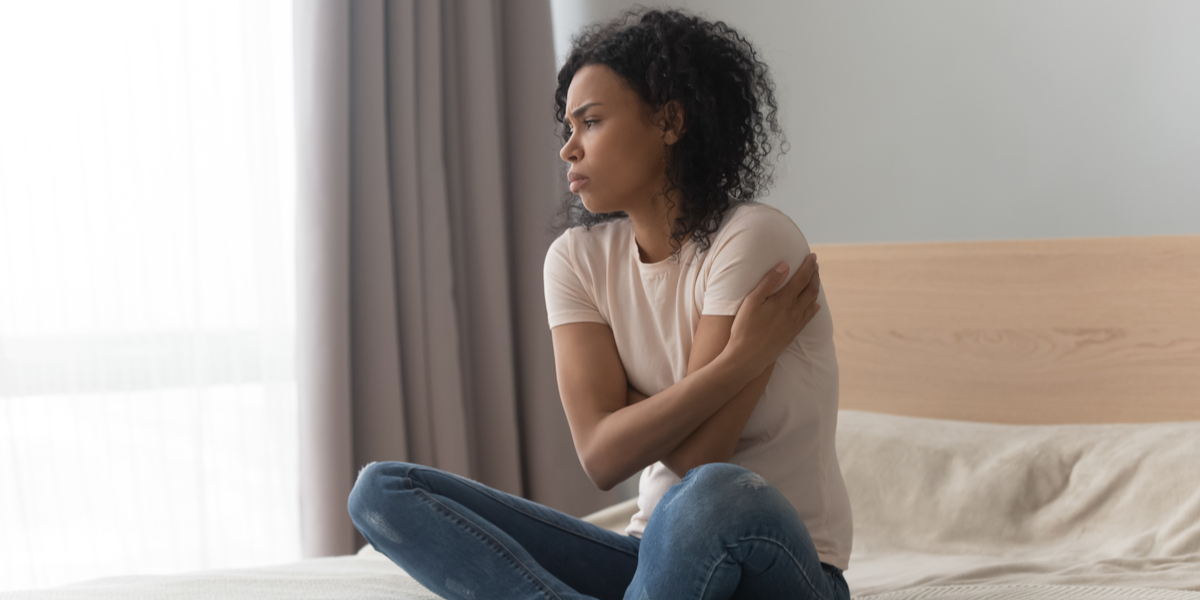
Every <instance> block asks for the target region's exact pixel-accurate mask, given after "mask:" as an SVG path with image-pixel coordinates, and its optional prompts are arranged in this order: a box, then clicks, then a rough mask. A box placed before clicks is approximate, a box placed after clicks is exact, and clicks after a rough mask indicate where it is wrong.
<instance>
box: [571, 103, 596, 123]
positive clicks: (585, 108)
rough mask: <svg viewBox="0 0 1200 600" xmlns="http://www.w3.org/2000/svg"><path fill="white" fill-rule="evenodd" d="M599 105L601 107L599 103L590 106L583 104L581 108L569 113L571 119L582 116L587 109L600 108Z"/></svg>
mask: <svg viewBox="0 0 1200 600" xmlns="http://www.w3.org/2000/svg"><path fill="white" fill-rule="evenodd" d="M601 105H602V103H601V102H592V103H590V104H584V105H583V106H580V107H579V108H577V109H575V110H573V111H571V117H573V118H575V119H578V118H579V117H580V116H581V115H583V113H584V111H586V110H587V109H589V108H591V107H593V106H601Z"/></svg>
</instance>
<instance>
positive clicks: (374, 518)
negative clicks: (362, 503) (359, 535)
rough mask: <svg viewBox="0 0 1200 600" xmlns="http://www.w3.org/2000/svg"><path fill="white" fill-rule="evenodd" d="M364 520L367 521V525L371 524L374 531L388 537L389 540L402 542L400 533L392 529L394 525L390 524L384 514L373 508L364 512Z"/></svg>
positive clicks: (394, 542)
mask: <svg viewBox="0 0 1200 600" xmlns="http://www.w3.org/2000/svg"><path fill="white" fill-rule="evenodd" d="M363 520H365V521H366V522H367V525H369V526H370V527H371V529H372V530H373V531H375V532H377V533H378V534H379V535H382V536H383V537H385V538H387V540H388V541H390V542H392V543H393V544H399V543H400V534H398V533H396V530H395V529H392V526H391V525H390V524H388V522H387V521H386V520H384V518H383V515H381V514H379V513H377V512H375V511H373V510H368V511H366V512H365V513H363Z"/></svg>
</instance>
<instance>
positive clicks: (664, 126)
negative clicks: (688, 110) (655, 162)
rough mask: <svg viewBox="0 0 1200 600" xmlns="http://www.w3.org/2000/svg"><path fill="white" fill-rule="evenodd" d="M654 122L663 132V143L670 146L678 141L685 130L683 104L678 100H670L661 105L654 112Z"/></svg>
mask: <svg viewBox="0 0 1200 600" xmlns="http://www.w3.org/2000/svg"><path fill="white" fill-rule="evenodd" d="M655 124H657V125H658V128H659V130H661V131H662V132H663V143H665V144H667V145H668V146H671V145H673V144H675V142H678V141H679V139H680V138H682V137H683V134H684V132H685V131H687V127H686V126H685V124H684V116H683V105H682V104H680V103H679V101H678V100H671V101H670V102H668V103H666V104H665V105H663V107H662V108H661V109H659V111H658V113H656V114H655Z"/></svg>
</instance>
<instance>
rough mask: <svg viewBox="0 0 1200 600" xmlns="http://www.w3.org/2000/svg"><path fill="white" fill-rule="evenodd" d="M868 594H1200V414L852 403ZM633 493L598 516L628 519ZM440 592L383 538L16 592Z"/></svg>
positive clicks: (310, 598)
mask: <svg viewBox="0 0 1200 600" xmlns="http://www.w3.org/2000/svg"><path fill="white" fill-rule="evenodd" d="M837 441H838V458H839V460H840V462H841V466H842V473H843V476H844V477H845V480H846V485H847V488H848V489H849V492H850V498H851V508H852V510H853V513H854V524H855V538H854V550H853V553H852V554H851V557H850V568H849V569H848V570H847V571H846V572H845V576H846V580H847V582H848V583H849V584H850V590H851V594H852V595H853V596H854V598H856V599H861V600H925V599H938V600H1200V422H1189V423H1155V424H1137V425H1057V426H1046V425H1039V426H1025V425H1023V426H1014V425H996V424H984V423H967V422H960V421H943V420H936V419H917V418H912V417H897V416H892V415H880V414H874V413H867V412H859V411H848V410H846V411H841V413H840V415H839V425H838V438H837ZM635 510H636V506H634V505H633V504H632V503H624V504H623V505H619V506H616V507H611V509H608V510H606V511H602V512H601V513H597V514H595V515H592V516H591V517H589V519H590V520H592V521H593V522H595V523H597V524H599V525H601V526H603V527H607V528H609V529H613V530H615V531H618V532H619V531H620V530H621V529H622V528H623V527H624V525H625V524H626V523H627V522H628V519H629V516H630V515H632V513H633V512H634V511H635ZM116 598H122V599H125V598H162V599H168V600H200V599H202V598H203V599H210V598H228V599H234V600H241V599H246V600H250V599H267V600H272V599H276V598H278V599H281V600H282V599H284V598H287V599H296V600H316V599H335V598H336V599H345V600H360V599H377V598H390V599H398V600H436V599H437V598H438V597H437V596H435V595H434V594H432V593H430V592H429V591H428V590H426V589H425V588H424V587H422V586H421V585H420V584H418V583H417V582H416V581H414V580H413V579H412V578H411V577H409V576H408V575H407V574H406V573H405V572H404V571H403V570H402V569H400V568H399V567H398V566H396V565H395V564H394V563H392V562H391V561H390V560H388V559H387V557H385V556H383V555H382V554H380V553H379V552H377V551H375V549H374V548H371V547H370V546H367V547H366V548H363V549H362V550H361V551H359V553H358V554H356V555H352V556H340V557H333V558H321V559H309V560H304V561H298V562H295V563H290V564H285V565H279V566H275V567H260V568H251V569H227V570H212V571H198V572H193V573H183V574H178V575H168V576H135V577H113V578H107V579H98V580H93V581H88V582H82V583H77V584H72V585H67V586H60V587H55V588H48V589H43V590H31V591H24V592H8V593H0V600H108V599H116Z"/></svg>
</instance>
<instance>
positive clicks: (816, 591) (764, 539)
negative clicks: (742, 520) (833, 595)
mask: <svg viewBox="0 0 1200 600" xmlns="http://www.w3.org/2000/svg"><path fill="white" fill-rule="evenodd" d="M746 540H760V541H764V542H769V543H772V544H775V545H776V546H779V547H780V548H782V549H783V551H784V552H787V555H788V557H789V558H791V559H792V563H793V564H795V565H796V569H797V570H799V571H800V574H801V575H802V576H804V582H805V583H807V584H808V587H809V588H811V589H812V591H813V594H816V596H817V598H820V599H821V600H827V599H826V598H825V596H824V595H823V594H821V592H820V591H819V590H818V589H817V586H815V585H813V582H812V579H809V577H808V572H807V571H805V570H804V567H803V566H802V565H801V564H800V561H799V560H798V559H797V558H796V556H795V555H793V554H792V551H791V550H788V548H787V546H784V545H783V544H780V543H779V542H777V541H775V540H773V539H771V538H765V537H757V536H750V537H744V538H738V542H744V541H746Z"/></svg>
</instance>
